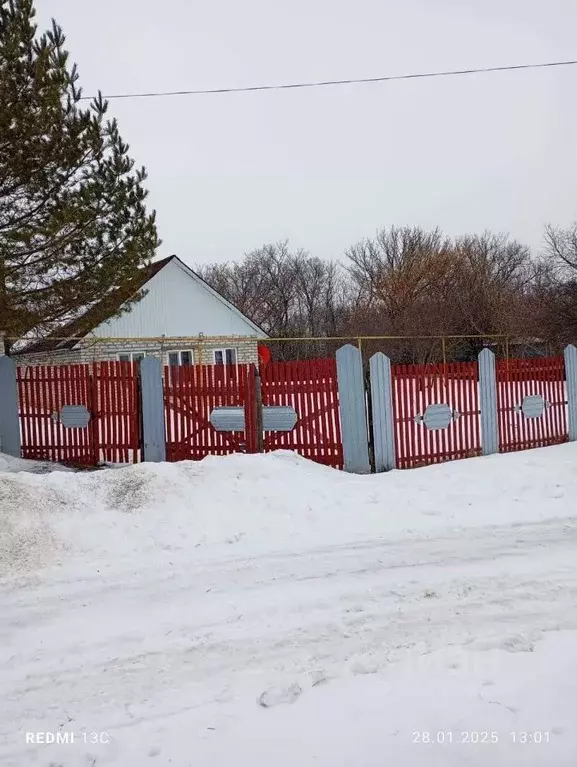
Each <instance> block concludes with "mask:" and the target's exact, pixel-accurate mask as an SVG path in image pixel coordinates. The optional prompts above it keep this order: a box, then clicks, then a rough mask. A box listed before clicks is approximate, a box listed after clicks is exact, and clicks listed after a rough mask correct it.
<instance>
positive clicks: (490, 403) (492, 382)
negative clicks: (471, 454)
mask: <svg viewBox="0 0 577 767" xmlns="http://www.w3.org/2000/svg"><path fill="white" fill-rule="evenodd" d="M479 403H480V407H481V445H482V448H483V455H491V454H492V453H498V452H499V420H498V416H497V375H496V371H495V355H494V354H493V352H492V351H491V350H490V349H483V351H482V352H481V353H480V354H479Z"/></svg>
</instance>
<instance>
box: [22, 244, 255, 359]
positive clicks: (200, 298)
mask: <svg viewBox="0 0 577 767" xmlns="http://www.w3.org/2000/svg"><path fill="white" fill-rule="evenodd" d="M129 290H130V294H129V295H127V291H126V290H122V291H117V296H116V299H115V300H114V301H113V302H111V301H110V297H109V298H108V303H107V315H108V319H105V320H104V321H103V320H102V317H103V311H102V305H98V306H95V307H93V308H91V309H90V310H89V311H87V312H86V313H85V314H84V315H82V316H81V317H79V318H78V319H76V320H74V321H73V322H71V323H69V324H68V325H65V326H64V327H60V328H59V329H58V330H57V331H55V332H54V333H53V334H52V335H51V336H48V337H47V338H45V339H43V340H41V341H36V342H33V343H31V344H29V345H28V346H25V347H24V348H23V349H21V350H20V351H18V352H16V351H15V352H14V357H15V358H16V359H17V361H18V363H19V364H24V365H70V364H76V363H86V362H96V361H103V360H120V361H133V362H134V361H137V360H139V359H142V358H143V357H145V356H149V355H153V356H155V357H158V358H159V359H160V360H161V362H162V364H163V365H192V364H195V363H199V362H201V363H202V364H217V365H218V364H235V363H248V362H257V361H258V340H257V339H258V338H263V337H266V334H265V333H264V331H263V330H262V329H261V328H259V327H258V326H257V325H255V324H254V322H252V321H251V320H249V318H248V317H245V315H244V314H242V312H241V311H239V310H238V309H237V308H236V307H235V306H233V305H232V304H231V303H229V302H228V301H227V300H226V299H225V298H224V297H223V296H221V295H220V294H219V293H217V292H216V291H215V290H213V289H212V288H211V287H210V286H209V285H208V284H207V283H206V282H205V281H204V280H203V279H202V278H201V277H199V275H198V274H196V272H194V271H193V270H192V269H190V267H188V266H187V265H186V264H184V263H183V262H182V261H181V260H180V259H179V258H177V256H170V257H169V258H165V259H163V260H161V261H157V262H155V263H153V264H151V265H150V266H148V267H143V268H142V270H141V275H139V278H138V280H136V281H135V282H134V283H132V284H131V285H130V288H129ZM141 290H144V291H145V295H144V297H143V298H142V299H141V300H140V301H139V302H138V303H135V304H133V305H132V307H130V309H129V310H128V311H126V312H125V313H123V314H121V315H119V316H118V315H117V312H118V310H119V309H120V308H121V307H122V305H123V304H124V303H126V301H127V299H128V298H129V297H130V296H134V295H135V294H137V293H139V292H140V291H141ZM108 310H109V311H108ZM115 315H117V316H115Z"/></svg>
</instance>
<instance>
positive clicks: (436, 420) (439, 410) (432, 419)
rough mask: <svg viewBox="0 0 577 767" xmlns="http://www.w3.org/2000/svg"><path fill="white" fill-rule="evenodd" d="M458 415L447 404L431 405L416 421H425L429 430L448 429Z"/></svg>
mask: <svg viewBox="0 0 577 767" xmlns="http://www.w3.org/2000/svg"><path fill="white" fill-rule="evenodd" d="M457 416H458V414H457V413H455V414H453V411H452V410H451V408H450V407H449V405H447V404H442V405H441V404H439V405H429V406H428V407H427V408H426V410H425V412H424V413H423V415H418V416H417V417H416V418H415V421H417V423H423V424H424V425H425V426H426V428H427V429H429V431H438V430H439V429H446V428H447V427H448V426H449V425H450V424H451V422H452V420H453V418H455V417H457Z"/></svg>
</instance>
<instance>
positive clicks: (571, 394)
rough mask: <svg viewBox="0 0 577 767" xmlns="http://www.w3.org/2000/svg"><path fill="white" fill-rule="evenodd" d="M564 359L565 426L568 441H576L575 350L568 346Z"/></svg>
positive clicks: (576, 390) (570, 345) (576, 368)
mask: <svg viewBox="0 0 577 767" xmlns="http://www.w3.org/2000/svg"><path fill="white" fill-rule="evenodd" d="M563 356H564V357H565V380H566V382H567V426H568V427H569V428H568V431H569V441H570V442H575V441H577V349H576V348H575V347H574V346H573V344H569V346H567V347H566V348H565V351H564V353H563Z"/></svg>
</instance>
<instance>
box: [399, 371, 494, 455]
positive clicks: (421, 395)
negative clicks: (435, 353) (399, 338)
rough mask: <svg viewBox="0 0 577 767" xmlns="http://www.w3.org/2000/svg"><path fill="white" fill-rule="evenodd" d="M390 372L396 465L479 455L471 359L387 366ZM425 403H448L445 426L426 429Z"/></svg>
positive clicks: (476, 407)
mask: <svg viewBox="0 0 577 767" xmlns="http://www.w3.org/2000/svg"><path fill="white" fill-rule="evenodd" d="M391 374H392V382H393V412H394V420H395V449H396V456H397V467H398V468H399V469H408V468H412V467H415V466H424V465H426V464H430V463H440V462H442V461H452V460H454V459H457V458H468V457H471V456H476V455H480V454H481V437H480V424H479V394H478V383H477V380H478V366H477V363H476V362H450V363H446V364H439V365H435V364H429V365H392V367H391ZM431 405H447V406H448V411H450V413H449V414H448V417H447V420H448V421H449V423H448V425H447V426H446V427H445V428H437V429H432V430H431V429H429V428H428V426H427V420H426V419H424V416H425V414H426V412H427V408H428V407H429V406H431ZM451 416H452V417H451Z"/></svg>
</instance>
